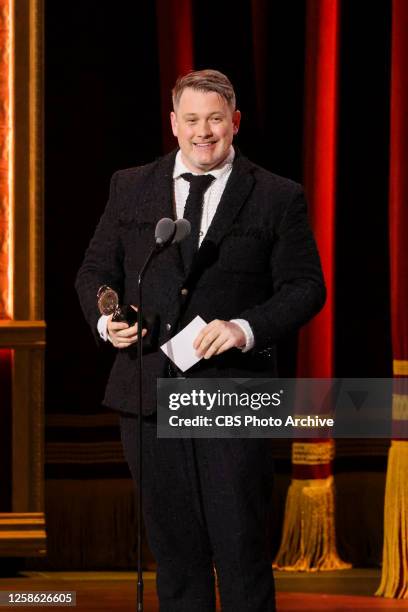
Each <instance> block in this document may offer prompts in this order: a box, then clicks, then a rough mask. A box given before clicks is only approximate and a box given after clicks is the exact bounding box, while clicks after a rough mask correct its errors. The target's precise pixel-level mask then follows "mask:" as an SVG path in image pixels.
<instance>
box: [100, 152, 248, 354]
mask: <svg viewBox="0 0 408 612" xmlns="http://www.w3.org/2000/svg"><path fill="white" fill-rule="evenodd" d="M234 157H235V151H234V148H233V147H232V146H231V149H230V152H229V153H228V155H227V157H226V158H225V160H224V161H223V162H222V164H221V165H220V166H218V167H217V168H213V169H212V170H211V171H210V172H208V173H207V172H206V173H205V174H212V176H214V177H215V179H214V180H213V182H212V183H211V184H210V186H209V187H208V189H207V190H206V192H205V194H204V202H203V214H202V217H201V226H200V234H199V245H201V243H202V241H203V239H204V237H205V235H206V233H207V231H208V228H209V227H210V225H211V222H212V220H213V218H214V215H215V213H216V211H217V208H218V204H219V203H220V200H221V196H222V194H223V192H224V189H225V186H226V184H227V181H228V179H229V176H230V174H231V171H232V163H233V161H234ZM186 172H188V173H191V174H198V172H191V170H190V169H189V168H187V166H186V165H185V164H184V162H183V159H182V156H181V151H180V150H179V151H178V152H177V155H176V159H175V163H174V170H173V182H174V200H175V213H176V218H177V219H182V218H183V215H184V208H185V205H186V201H187V197H188V193H189V189H190V183H189V182H188V181H187V180H186V179H184V178H183V177H182V176H181V175H182V174H184V173H186ZM107 321H108V317H107V316H106V315H102V316H101V317H100V319H99V321H98V331H99V335H100V336H101V338H102V339H103V340H108V339H110V338H109V334H108V331H107ZM231 322H233V323H236V324H237V325H239V327H240V328H241V329H242V331H243V332H244V335H245V345H244V346H243V347H242V348H241V350H242V352H243V353H245V352H247V351H249V350H250V349H251V348H252V347H253V346H254V334H253V332H252V329H251V326H250V325H249V323H248V321H246V320H245V319H231Z"/></svg>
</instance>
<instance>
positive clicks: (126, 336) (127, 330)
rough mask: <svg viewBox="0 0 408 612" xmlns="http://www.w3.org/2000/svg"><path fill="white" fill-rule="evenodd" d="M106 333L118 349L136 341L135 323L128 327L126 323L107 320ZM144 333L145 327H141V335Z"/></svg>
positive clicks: (145, 332) (145, 331)
mask: <svg viewBox="0 0 408 612" xmlns="http://www.w3.org/2000/svg"><path fill="white" fill-rule="evenodd" d="M108 333H109V337H110V339H111V341H112V344H113V346H115V347H116V348H119V349H123V348H128V347H129V346H131V345H132V344H134V343H135V342H137V323H135V324H134V325H132V326H131V327H129V325H128V324H127V323H124V322H121V323H119V322H118V323H115V322H113V321H110V320H108ZM146 334H147V329H142V337H144V336H145V335H146Z"/></svg>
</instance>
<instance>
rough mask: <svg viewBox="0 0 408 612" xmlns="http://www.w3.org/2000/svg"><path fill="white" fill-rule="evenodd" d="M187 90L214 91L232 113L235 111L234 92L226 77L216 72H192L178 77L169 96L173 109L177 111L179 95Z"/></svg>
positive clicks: (208, 70)
mask: <svg viewBox="0 0 408 612" xmlns="http://www.w3.org/2000/svg"><path fill="white" fill-rule="evenodd" d="M187 88H190V89H195V90H196V91H215V92H216V93H217V94H219V95H220V96H221V97H222V98H224V100H225V101H226V102H227V104H228V106H229V107H230V108H231V110H232V111H234V110H235V105H236V98H235V91H234V88H233V86H232V84H231V81H230V80H229V78H228V77H226V76H225V74H223V73H222V72H219V71H218V70H210V69H207V70H193V71H191V72H188V73H187V74H185V75H184V76H180V77H179V78H178V79H177V81H176V84H175V85H174V87H173V89H172V91H171V94H172V98H173V108H174V110H176V109H177V106H178V104H179V102H180V98H181V94H182V93H183V91H184V90H185V89H187Z"/></svg>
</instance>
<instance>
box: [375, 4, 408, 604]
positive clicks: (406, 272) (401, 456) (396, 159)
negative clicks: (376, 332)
mask: <svg viewBox="0 0 408 612" xmlns="http://www.w3.org/2000/svg"><path fill="white" fill-rule="evenodd" d="M392 11H393V12H392V51H391V118H390V122H391V124H390V190H389V231H390V266H391V332H392V351H393V372H394V376H395V379H396V380H395V384H394V395H393V431H394V435H395V436H396V435H397V434H398V436H399V437H401V436H403V435H406V431H407V424H408V385H407V384H406V379H405V380H404V379H403V377H407V376H408V311H407V304H408V257H407V252H406V244H407V228H408V173H407V168H408V117H407V110H408V3H407V2H406V0H393V5H392ZM407 474H408V441H407V440H406V439H405V440H403V439H395V440H392V442H391V448H390V451H389V455H388V468H387V481H386V490H385V504H384V549H383V567H382V579H381V584H380V587H379V589H378V591H377V593H376V594H377V595H382V596H384V597H395V598H400V599H407V598H408V479H407Z"/></svg>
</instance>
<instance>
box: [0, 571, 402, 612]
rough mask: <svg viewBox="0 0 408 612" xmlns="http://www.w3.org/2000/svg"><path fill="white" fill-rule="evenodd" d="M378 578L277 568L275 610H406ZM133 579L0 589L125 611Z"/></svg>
mask: <svg viewBox="0 0 408 612" xmlns="http://www.w3.org/2000/svg"><path fill="white" fill-rule="evenodd" d="M379 579H380V572H379V571H378V570H371V569H370V570H367V569H353V570H345V571H339V572H324V573H319V574H303V573H287V572H277V573H276V585H277V591H278V595H277V602H278V612H295V611H296V612H297V611H302V612H318V611H319V610H326V611H327V612H331V611H332V612H343V611H344V612H346V611H347V612H359V611H360V610H361V611H363V610H365V611H368V610H371V611H372V612H375V611H377V610H408V601H407V600H405V601H395V600H389V599H382V598H378V597H373V595H372V594H373V593H374V591H375V590H376V588H377V586H378V584H379ZM135 580H136V575H135V574H134V573H130V572H24V573H23V574H21V575H19V577H13V578H0V591H51V590H52V591H76V601H77V605H76V610H80V611H81V612H87V611H91V610H98V612H112V611H114V610H115V611H116V610H117V611H123V612H128V611H130V610H135V609H136V604H135V596H136V586H135ZM144 580H145V612H157V611H158V605H157V601H156V596H155V574H154V573H153V572H146V574H145V578H144ZM14 607H17V606H14ZM18 608H19V610H31V611H32V610H35V609H39V610H42V609H44V610H45V609H47V610H49V609H50V608H49V607H44V606H42V607H36V608H33V607H26V606H22V607H20V606H18ZM68 609H69V608H68Z"/></svg>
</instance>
